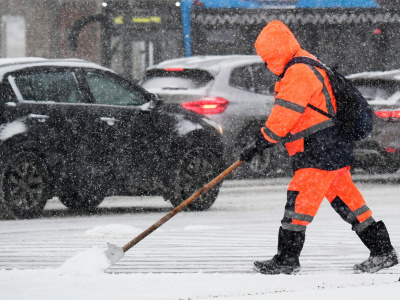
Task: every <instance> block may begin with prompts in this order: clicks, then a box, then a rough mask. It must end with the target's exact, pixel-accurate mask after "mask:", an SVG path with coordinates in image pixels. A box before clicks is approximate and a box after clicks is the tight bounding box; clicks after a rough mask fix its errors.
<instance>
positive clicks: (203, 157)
mask: <svg viewBox="0 0 400 300" xmlns="http://www.w3.org/2000/svg"><path fill="white" fill-rule="evenodd" d="M220 171H221V162H220V160H219V159H218V158H217V157H215V154H214V153H213V152H211V151H210V150H208V149H206V148H204V147H195V148H192V149H189V150H186V151H184V153H183V155H182V156H181V159H180V160H179V163H178V164H177V167H176V169H175V175H174V180H173V190H174V191H173V196H172V197H170V198H169V199H167V200H169V201H170V202H171V204H172V205H173V206H174V207H177V206H178V205H180V204H181V203H182V202H183V201H185V200H186V199H187V198H189V197H190V196H191V195H192V194H193V193H195V192H196V191H197V190H199V189H201V188H202V187H203V186H204V185H206V184H207V183H208V182H210V181H211V180H212V179H214V178H215V177H216V176H218V175H219V172H220ZM221 184H222V183H219V184H217V185H216V186H214V187H213V188H212V189H210V190H209V191H207V192H206V193H204V194H203V195H201V196H199V197H198V198H197V199H196V200H194V201H193V202H192V203H190V204H189V205H188V206H187V207H186V210H191V211H204V210H207V209H209V208H210V207H211V206H212V205H213V204H214V202H215V200H216V199H217V196H218V192H219V188H220V186H221Z"/></svg>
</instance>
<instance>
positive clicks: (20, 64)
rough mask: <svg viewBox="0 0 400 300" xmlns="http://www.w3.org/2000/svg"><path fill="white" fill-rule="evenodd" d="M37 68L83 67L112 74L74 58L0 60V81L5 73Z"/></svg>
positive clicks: (96, 65) (91, 63)
mask: <svg viewBox="0 0 400 300" xmlns="http://www.w3.org/2000/svg"><path fill="white" fill-rule="evenodd" d="M38 66H62V67H83V68H94V69H100V70H107V71H110V72H114V71H112V70H110V69H108V68H105V67H102V66H100V65H98V64H96V63H93V62H89V61H85V60H81V59H74V58H72V59H46V58H42V57H21V58H1V59H0V81H2V80H3V77H4V75H5V74H7V73H10V72H13V71H16V70H21V69H25V68H31V67H38Z"/></svg>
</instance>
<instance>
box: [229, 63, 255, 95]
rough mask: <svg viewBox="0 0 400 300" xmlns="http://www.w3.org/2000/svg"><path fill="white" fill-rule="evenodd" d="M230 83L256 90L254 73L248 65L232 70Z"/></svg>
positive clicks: (240, 87)
mask: <svg viewBox="0 0 400 300" xmlns="http://www.w3.org/2000/svg"><path fill="white" fill-rule="evenodd" d="M229 85H230V86H233V87H235V88H238V89H242V90H246V91H250V92H254V86H253V80H252V74H251V72H250V68H249V67H248V66H243V67H238V68H235V69H233V70H232V72H231V77H230V78H229Z"/></svg>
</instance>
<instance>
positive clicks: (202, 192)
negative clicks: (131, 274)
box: [122, 160, 244, 253]
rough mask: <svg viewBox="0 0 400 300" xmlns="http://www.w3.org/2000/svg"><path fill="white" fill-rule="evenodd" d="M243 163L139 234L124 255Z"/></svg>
mask: <svg viewBox="0 0 400 300" xmlns="http://www.w3.org/2000/svg"><path fill="white" fill-rule="evenodd" d="M243 163H244V161H241V160H238V161H236V162H235V163H233V164H232V165H231V166H230V167H229V168H227V169H226V170H225V171H223V172H222V173H221V174H219V175H218V176H217V177H215V178H214V179H213V180H211V181H210V182H209V183H207V184H206V185H205V186H203V187H202V188H201V189H200V190H198V191H197V192H195V193H194V194H193V195H192V196H190V197H189V198H187V199H186V200H185V201H183V202H182V203H181V204H179V205H178V206H177V207H175V208H174V209H173V210H171V211H170V212H169V213H168V214H166V215H165V216H164V217H163V218H161V219H160V220H158V221H157V222H156V223H154V224H153V225H152V226H150V227H149V228H147V229H146V230H145V231H143V232H142V233H141V234H139V235H138V236H137V237H135V238H134V239H133V240H132V241H130V242H129V243H127V244H126V245H125V246H123V247H122V250H124V253H125V252H126V251H128V250H129V249H131V248H132V247H133V246H135V245H136V244H137V243H139V242H140V241H141V240H143V239H144V238H145V237H146V236H148V235H149V234H150V233H152V232H153V231H154V230H156V229H157V228H159V227H160V226H161V225H163V224H164V223H165V222H167V221H168V220H169V219H171V218H172V217H173V216H175V215H176V214H177V213H179V212H180V211H181V210H182V209H184V208H185V207H186V206H188V205H189V204H190V203H192V202H193V201H194V200H195V199H197V198H198V197H199V196H201V195H203V194H204V193H205V192H207V191H208V190H209V189H211V188H212V187H214V186H215V185H216V184H217V183H219V182H220V181H222V180H223V179H224V178H225V177H226V176H228V175H229V174H230V173H232V171H233V170H235V169H236V168H237V167H239V166H240V165H241V164H243Z"/></svg>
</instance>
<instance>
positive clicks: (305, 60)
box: [279, 56, 336, 143]
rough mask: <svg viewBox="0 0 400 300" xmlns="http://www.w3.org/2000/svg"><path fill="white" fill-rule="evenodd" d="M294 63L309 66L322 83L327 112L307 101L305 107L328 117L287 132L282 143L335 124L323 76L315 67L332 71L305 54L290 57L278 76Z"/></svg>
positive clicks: (333, 111)
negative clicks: (299, 129)
mask: <svg viewBox="0 0 400 300" xmlns="http://www.w3.org/2000/svg"><path fill="white" fill-rule="evenodd" d="M295 64H305V65H307V66H309V67H310V69H311V71H313V73H314V75H315V76H317V78H318V80H319V81H320V82H321V83H322V93H323V95H324V96H325V101H326V108H327V110H328V113H326V112H325V111H323V110H321V109H319V108H318V107H316V106H314V105H312V104H309V103H308V104H307V107H310V108H311V109H313V110H315V111H316V112H318V113H320V114H322V115H324V116H325V117H327V118H329V119H328V120H326V121H323V122H321V123H318V124H316V125H314V126H311V127H310V128H308V129H306V130H303V131H300V132H298V133H295V134H288V135H287V136H286V137H284V138H283V139H282V142H283V143H289V142H293V141H296V140H299V139H302V138H305V137H307V136H309V135H311V134H313V133H316V132H318V131H321V130H323V129H326V128H329V127H332V126H335V122H334V121H333V120H332V118H333V117H334V116H335V114H336V113H335V109H334V107H333V104H332V98H331V96H330V94H329V92H328V89H327V87H326V85H325V80H324V77H323V76H322V74H321V73H320V72H319V71H318V70H317V68H320V69H323V70H324V71H325V72H332V71H331V70H330V69H329V68H328V67H326V66H325V65H323V64H322V63H320V62H318V61H316V60H314V59H312V58H309V57H305V56H299V57H294V58H292V59H291V60H290V61H289V62H288V63H287V64H286V66H285V68H284V70H283V72H282V74H281V75H280V76H279V78H280V79H282V78H283V76H285V73H286V71H287V69H289V68H290V67H291V66H293V65H295ZM316 67H317V68H316Z"/></svg>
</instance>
